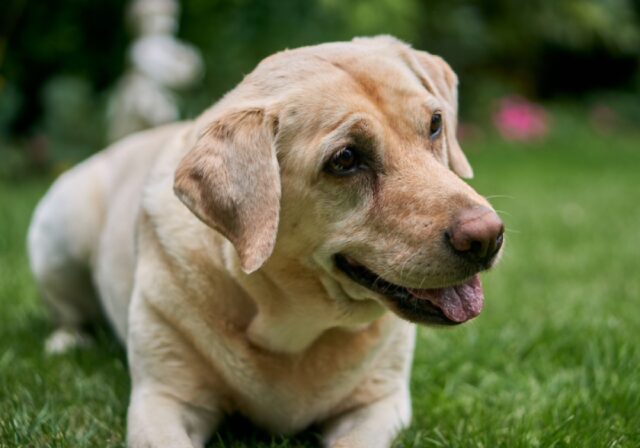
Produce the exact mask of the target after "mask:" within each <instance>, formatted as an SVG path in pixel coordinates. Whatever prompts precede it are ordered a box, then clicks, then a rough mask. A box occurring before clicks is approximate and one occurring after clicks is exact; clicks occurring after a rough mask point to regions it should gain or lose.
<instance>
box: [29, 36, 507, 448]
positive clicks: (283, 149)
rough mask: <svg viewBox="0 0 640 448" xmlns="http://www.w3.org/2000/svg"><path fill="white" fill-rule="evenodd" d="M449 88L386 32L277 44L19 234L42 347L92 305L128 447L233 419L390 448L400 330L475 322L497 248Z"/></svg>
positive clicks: (189, 434) (401, 398) (111, 159)
mask: <svg viewBox="0 0 640 448" xmlns="http://www.w3.org/2000/svg"><path fill="white" fill-rule="evenodd" d="M456 84H457V79H456V76H455V74H454V73H453V72H452V70H451V68H450V67H449V66H448V65H447V64H446V63H445V62H444V61H443V60H442V59H440V58H439V57H437V56H433V55H430V54H428V53H425V52H421V51H416V50H413V49H412V48H410V47H409V46H408V45H406V44H404V43H402V42H400V41H398V40H396V39H393V38H391V37H376V38H366V39H355V40H354V41H352V42H347V43H330V44H325V45H318V46H312V47H306V48H300V49H297V50H291V51H283V52H281V53H278V54H276V55H274V56H271V57H269V58H267V59H265V60H264V61H263V62H261V63H260V65H258V67H257V68H256V69H255V70H254V71H253V72H252V73H251V74H249V75H248V76H246V77H245V79H244V80H243V81H242V82H241V83H240V84H239V85H238V86H237V87H236V88H235V89H234V90H233V91H231V92H230V93H228V94H227V95H226V96H225V97H224V98H223V99H222V100H220V101H219V102H218V103H216V104H215V105H213V107H211V108H210V109H209V110H207V111H206V112H204V113H203V114H202V115H201V116H200V117H198V118H197V119H196V120H194V121H189V122H183V123H177V124H172V125H168V126H164V127H161V128H158V129H154V130H151V131H148V132H143V133H139V134H136V135H134V136H131V137H128V138H126V139H124V140H122V141H120V142H119V143H116V144H115V145H113V146H112V147H110V148H108V149H106V150H105V151H103V152H101V153H99V154H97V155H95V156H94V157H92V158H90V159H89V160H87V161H86V162H84V163H82V164H80V165H79V166H78V167H76V168H74V169H73V170H71V171H69V172H68V173H66V174H65V175H63V176H62V177H61V178H60V179H59V180H58V181H57V182H56V183H55V184H54V185H53V187H52V188H51V190H50V191H49V192H48V194H47V195H46V196H45V198H44V199H43V200H42V201H41V203H40V204H39V206H38V208H37V210H36V212H35V215H34V218H33V222H32V224H31V228H30V233H29V252H30V257H31V265H32V269H33V272H34V274H35V277H36V279H37V281H38V284H39V287H40V289H41V291H42V294H43V296H44V300H45V302H46V304H47V305H48V306H49V307H50V309H51V311H52V314H53V317H54V319H55V321H56V323H57V324H58V325H59V329H58V330H57V331H56V332H55V333H54V334H53V335H52V337H51V338H50V339H49V341H48V348H49V350H50V351H56V350H61V349H63V348H64V347H65V346H66V345H69V343H70V342H73V341H74V340H75V339H74V338H77V337H78V335H79V333H78V332H79V328H80V326H81V325H83V324H85V323H86V322H87V321H89V320H90V319H92V318H93V317H94V316H95V315H96V313H98V310H99V308H100V306H101V307H102V308H103V310H104V311H105V312H106V315H107V316H108V318H109V320H110V322H111V324H112V325H113V327H114V329H115V331H116V333H117V335H118V336H119V337H120V338H121V339H122V341H123V342H125V343H126V347H127V350H128V359H129V363H130V371H131V377H132V392H131V402H130V405H129V410H128V434H127V438H128V444H129V446H131V447H174V448H175V447H194V446H195V447H201V446H203V445H204V443H205V442H206V441H207V440H208V439H209V438H210V437H211V435H212V433H213V432H214V431H215V428H216V426H217V425H218V424H219V422H220V421H221V419H222V418H223V417H224V416H225V415H226V414H229V413H232V412H239V413H242V414H244V415H246V416H247V417H248V418H249V419H251V420H252V421H253V422H255V423H256V424H257V425H259V426H261V427H264V428H266V429H268V430H270V431H273V432H276V433H285V434H287V433H293V432H296V431H300V430H302V429H304V428H305V427H307V426H309V425H311V424H318V425H320V426H321V427H322V428H323V431H324V432H323V434H324V435H323V437H324V439H323V440H324V443H325V444H326V445H327V446H330V447H363V448H364V447H366V448H370V447H386V446H389V445H390V444H391V443H392V441H393V439H394V437H395V436H396V435H397V434H398V432H399V431H400V430H401V429H402V428H404V427H406V426H407V425H408V424H409V422H410V419H411V400H410V396H409V388H408V381H409V373H410V369H411V362H412V353H413V348H414V337H415V336H414V335H415V326H414V325H413V323H421V324H435V325H455V324H460V323H462V322H465V321H467V320H469V319H472V318H474V317H475V316H477V315H478V313H480V311H481V309H482V304H483V294H482V288H481V286H480V282H479V280H478V272H480V271H482V270H485V269H487V268H489V267H490V266H491V265H492V264H493V263H494V262H495V259H496V257H497V255H498V252H499V251H500V248H501V245H502V238H503V225H502V222H501V221H500V219H499V218H498V216H497V215H496V213H495V212H494V211H493V209H492V208H491V206H490V205H489V203H488V202H487V201H486V200H485V199H483V198H482V197H481V196H480V195H478V194H477V193H476V192H475V191H474V190H473V189H472V188H470V187H469V186H468V185H467V184H466V183H465V182H464V181H462V180H461V179H460V178H461V177H470V176H471V175H472V171H471V168H470V166H469V164H468V162H467V160H466V158H465V156H464V154H463V153H462V151H461V149H460V147H459V145H458V142H457V141H456V136H455V129H456V113H457V111H456V109H457V106H456V101H457V100H456V95H457V93H456ZM94 291H95V293H96V294H95V295H97V296H98V297H99V300H96V299H94V297H95V295H94ZM99 304H100V305H99Z"/></svg>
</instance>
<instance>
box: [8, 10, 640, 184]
mask: <svg viewBox="0 0 640 448" xmlns="http://www.w3.org/2000/svg"><path fill="white" fill-rule="evenodd" d="M181 4H182V13H181V28H180V37H181V38H182V39H184V40H186V41H187V42H190V43H192V44H194V45H195V46H197V47H198V48H199V49H200V50H201V52H202V54H203V57H204V60H205V66H206V74H205V78H204V79H203V80H202V82H201V83H200V84H199V85H198V86H197V87H195V88H193V89H191V90H190V91H187V92H182V94H181V101H182V104H181V109H182V112H183V116H184V117H192V116H195V115H197V114H198V113H199V112H200V111H201V110H203V109H204V108H205V107H207V106H208V105H210V104H211V103H213V102H214V101H215V100H216V98H219V97H220V95H222V94H223V93H224V92H225V91H227V90H229V89H230V88H232V87H233V86H234V85H235V84H236V83H237V82H238V81H240V80H241V79H242V76H243V75H244V74H246V73H248V72H249V71H251V69H252V68H253V67H254V66H255V65H256V64H257V62H259V61H260V59H262V58H263V57H265V56H267V55H269V54H271V53H274V52H276V51H279V50H282V49H284V48H294V47H298V46H302V45H310V44H315V43H320V42H327V41H334V40H348V39H351V38H352V37H354V36H358V35H371V34H380V33H385V34H393V35H396V36H397V37H399V38H401V39H404V40H406V41H407V42H409V43H411V44H412V45H413V46H414V47H416V48H419V49H423V50H427V51H430V52H432V53H436V54H439V55H441V56H443V57H444V58H445V59H446V60H447V61H449V63H450V64H451V65H452V66H453V68H454V70H456V72H457V73H458V74H459V76H460V80H461V94H460V98H461V114H462V118H463V120H467V121H470V122H474V123H477V124H478V125H481V126H482V125H485V124H486V123H487V117H488V116H489V115H490V114H491V111H492V108H494V107H495V102H496V100H497V99H499V98H501V97H503V96H506V95H513V94H518V95H523V96H525V97H527V98H529V99H531V100H533V101H542V102H543V103H545V104H551V103H557V102H562V103H570V104H572V105H574V106H578V109H584V110H585V111H587V110H588V109H589V108H591V107H593V106H594V105H604V106H606V108H607V111H609V112H610V113H609V112H608V115H607V114H605V115H606V116H605V117H604V119H610V118H611V117H610V116H611V114H615V118H614V120H615V121H616V122H617V124H621V125H623V126H624V125H625V124H626V125H627V126H631V127H633V126H634V124H635V123H637V122H638V121H640V0H563V1H553V0H547V1H545V0H529V1H516V0H490V1H482V2H481V1H470V0H422V1H421V0H352V1H340V0H310V1H304V2H303V1H297V0H279V1H268V0H228V1H222V0H183V1H182V2H181ZM126 6H127V2H126V1H124V0H109V1H104V0H103V1H95V0H66V1H64V2H62V1H35V0H8V1H7V0H5V1H4V2H2V5H1V6H0V70H1V71H0V148H1V149H0V161H2V162H3V163H2V165H3V166H4V169H3V171H4V172H5V174H7V172H9V173H8V174H9V175H17V174H19V173H22V174H24V173H30V172H33V171H34V170H35V171H42V170H43V169H44V170H45V171H46V170H47V169H49V168H50V167H51V166H52V164H55V163H57V162H62V163H71V162H73V161H75V160H77V159H79V158H81V157H85V156H86V155H88V154H90V153H91V152H94V151H96V150H98V149H100V147H102V146H103V145H104V143H105V138H104V135H105V133H104V129H105V105H106V101H107V98H108V95H109V93H110V91H111V89H113V87H114V83H115V81H116V80H117V78H118V77H119V76H120V75H121V74H122V72H123V70H124V69H125V64H126V53H125V52H126V47H127V44H128V42H129V40H130V35H129V33H128V31H127V27H126V23H125V22H126V21H125V20H124V17H125V10H126ZM585 114H588V112H585ZM607 117H609V118H607Z"/></svg>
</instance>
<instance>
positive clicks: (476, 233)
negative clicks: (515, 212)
mask: <svg viewBox="0 0 640 448" xmlns="http://www.w3.org/2000/svg"><path fill="white" fill-rule="evenodd" d="M503 237H504V225H503V224H502V221H501V220H500V218H499V217H498V215H497V213H496V212H494V211H493V210H491V209H490V208H488V207H484V206H475V207H470V208H466V209H464V210H462V211H461V212H460V213H459V214H458V216H456V218H455V219H454V225H453V226H452V227H451V228H450V229H449V230H448V231H447V238H448V240H449V243H450V244H451V246H452V247H453V248H454V249H455V250H456V252H458V253H459V254H460V255H461V256H463V257H465V258H467V259H468V260H470V261H476V262H477V261H480V262H487V261H489V260H491V258H492V257H493V256H494V255H495V254H496V253H497V252H498V251H499V250H500V247H501V246H502V241H503Z"/></svg>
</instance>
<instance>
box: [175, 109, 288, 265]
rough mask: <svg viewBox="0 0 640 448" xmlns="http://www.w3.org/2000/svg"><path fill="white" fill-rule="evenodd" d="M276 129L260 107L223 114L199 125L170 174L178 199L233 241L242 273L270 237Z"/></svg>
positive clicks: (274, 217)
mask: <svg viewBox="0 0 640 448" xmlns="http://www.w3.org/2000/svg"><path fill="white" fill-rule="evenodd" d="M276 128H277V121H276V120H275V119H271V118H270V117H268V116H267V114H266V113H265V112H264V110H263V109H259V108H256V109H245V110H240V111H236V112H231V113H227V114H225V115H224V116H223V117H221V118H219V119H216V120H215V121H214V122H213V123H211V124H209V125H208V126H207V127H206V128H205V129H204V131H203V132H202V133H201V135H200V136H199V137H198V140H197V142H196V144H195V146H194V147H193V148H192V149H191V150H190V151H189V152H188V153H187V155H186V156H185V157H184V158H183V159H182V161H181V162H180V164H179V165H178V168H177V169H176V172H175V181H174V191H175V193H176V195H177V196H178V198H179V199H180V200H181V201H182V202H183V203H184V204H185V205H186V206H187V207H189V209H190V210H191V211H192V212H193V213H194V214H195V215H196V216H197V217H198V218H200V220H202V221H203V222H204V223H205V224H207V225H209V226H210V227H212V228H214V229H216V230H217V231H219V232H220V233H222V234H223V235H224V236H225V237H226V238H227V239H228V240H229V241H231V243H233V245H234V247H235V249H236V252H237V253H238V256H239V258H240V263H241V266H242V269H243V270H244V271H245V272H246V273H250V272H253V271H255V270H256V269H258V268H259V267H260V266H262V264H263V263H264V262H265V261H266V259H267V258H269V256H270V255H271V252H272V251H273V247H274V245H275V241H276V233H277V230H278V218H279V214H280V171H279V166H278V161H277V158H276V150H275V146H274V141H275V133H276V132H277V131H276Z"/></svg>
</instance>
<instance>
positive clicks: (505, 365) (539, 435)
mask: <svg viewBox="0 0 640 448" xmlns="http://www.w3.org/2000/svg"><path fill="white" fill-rule="evenodd" d="M465 146H466V148H467V150H468V153H469V156H470V159H471V161H472V163H473V165H474V167H475V172H476V177H477V179H476V180H474V181H472V184H473V185H474V187H476V188H477V189H478V190H479V191H480V192H481V193H483V194H485V195H487V196H489V197H490V198H491V200H492V202H493V204H494V205H495V206H496V208H497V209H499V210H500V212H501V213H502V215H503V218H504V220H505V222H506V225H507V228H508V231H507V247H506V253H505V256H504V257H503V260H502V262H501V264H500V265H499V266H498V267H497V268H496V269H494V271H492V272H491V273H489V274H486V275H485V276H484V283H485V296H486V305H485V309H484V311H483V313H482V314H481V316H480V317H479V318H478V319H476V320H475V321H474V322H472V323H470V324H467V325H464V326H462V327H458V328H455V329H449V330H433V329H427V328H421V329H420V330H419V338H418V345H417V350H416V360H415V364H414V369H413V380H412V393H413V400H414V401H413V408H414V422H413V425H412V427H411V428H410V429H409V430H407V431H406V432H405V433H404V434H403V435H402V437H401V438H400V439H399V441H398V443H397V446H402V447H440V446H442V447H498V446H503V447H510V448H511V447H530V446H533V447H536V446H540V447H551V446H554V447H563V446H566V447H637V446H640V344H639V341H640V174H639V171H640V135H638V134H626V135H616V134H610V135H602V134H595V133H592V132H591V131H589V130H588V129H587V128H586V127H585V126H583V125H572V124H565V125H563V126H562V132H556V133H554V134H552V135H551V136H550V137H549V138H548V139H547V140H546V141H545V142H540V143H528V144H525V145H522V144H514V143H504V142H501V141H500V140H498V139H497V138H494V137H490V136H489V137H485V138H484V139H483V140H478V141H474V142H469V143H467V144H466V145H465ZM47 184H48V182H47V181H43V180H30V181H21V182H15V181H13V182H11V183H10V182H8V181H0V447H9V446H33V447H48V446H51V447H53V446H55V447H66V446H74V447H75V446H78V447H98V446H122V445H123V443H124V442H123V440H124V425H125V412H126V404H127V395H128V391H129V382H128V378H127V368H126V360H125V357H124V354H123V351H122V349H121V348H120V347H119V346H118V345H117V344H116V343H115V342H114V341H113V338H112V337H111V336H110V335H109V333H108V331H107V330H104V329H103V330H100V331H98V333H97V339H96V343H95V344H94V345H93V347H91V348H88V349H84V350H77V351H74V352H72V353H68V354H66V355H63V356H59V357H45V356H44V355H43V353H42V346H43V341H44V339H45V337H46V336H47V334H48V333H49V332H50V331H51V327H50V325H49V323H48V322H47V319H46V316H45V313H44V310H43V309H42V307H41V306H40V303H39V300H38V296H37V291H36V289H35V287H34V284H33V281H32V279H31V277H30V274H29V271H28V267H27V259H26V256H25V251H24V246H25V243H24V240H25V232H26V228H27V223H28V221H29V217H30V213H31V210H32V208H33V206H34V205H35V203H36V201H37V199H38V198H39V197H40V196H41V195H42V194H43V192H44V191H45V189H46V188H47ZM247 427H248V424H247V422H245V421H243V420H238V419H235V420H233V421H232V422H231V423H230V424H228V425H226V426H225V428H224V429H223V430H222V432H221V434H220V435H218V436H216V438H215V439H214V441H213V443H212V446H226V447H244V446H264V447H267V446H271V447H294V446H295V447H297V446H307V445H309V443H311V444H312V441H313V440H315V436H314V434H313V433H309V434H307V435H304V436H302V437H297V438H293V439H287V438H281V437H274V438H273V439H272V438H270V437H268V436H266V435H265V434H264V433H261V432H259V431H257V430H255V429H247ZM310 441H311V442H310Z"/></svg>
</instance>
